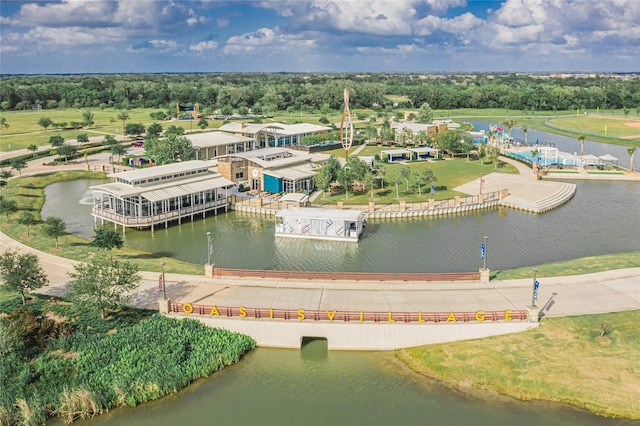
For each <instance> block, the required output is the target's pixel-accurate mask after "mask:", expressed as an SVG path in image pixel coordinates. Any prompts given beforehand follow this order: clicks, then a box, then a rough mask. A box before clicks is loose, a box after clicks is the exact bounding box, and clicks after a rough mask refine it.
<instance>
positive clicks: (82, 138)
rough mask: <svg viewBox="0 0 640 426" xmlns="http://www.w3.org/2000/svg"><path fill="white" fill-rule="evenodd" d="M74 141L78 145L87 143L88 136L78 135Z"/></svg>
mask: <svg viewBox="0 0 640 426" xmlns="http://www.w3.org/2000/svg"><path fill="white" fill-rule="evenodd" d="M76 140H77V141H78V143H87V142H89V135H88V134H86V133H80V134H79V135H78V136H76Z"/></svg>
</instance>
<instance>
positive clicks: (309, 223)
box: [275, 207, 364, 242]
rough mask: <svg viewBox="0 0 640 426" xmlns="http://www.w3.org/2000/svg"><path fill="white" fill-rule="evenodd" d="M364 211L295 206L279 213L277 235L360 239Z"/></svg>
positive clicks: (344, 239)
mask: <svg viewBox="0 0 640 426" xmlns="http://www.w3.org/2000/svg"><path fill="white" fill-rule="evenodd" d="M363 228H364V214H363V213H362V212H361V211H358V210H339V209H323V208H314V207H295V208H291V209H285V210H280V211H279V212H278V213H276V231H275V236H276V237H287V238H306V239H313V240H332V241H349V242H358V239H359V238H360V234H362V230H363Z"/></svg>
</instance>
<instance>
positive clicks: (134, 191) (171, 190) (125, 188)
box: [91, 173, 233, 202]
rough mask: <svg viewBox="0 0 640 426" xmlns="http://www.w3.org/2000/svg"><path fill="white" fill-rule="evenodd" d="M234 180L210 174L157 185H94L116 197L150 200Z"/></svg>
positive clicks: (184, 193) (180, 194)
mask: <svg viewBox="0 0 640 426" xmlns="http://www.w3.org/2000/svg"><path fill="white" fill-rule="evenodd" d="M231 185H233V182H231V181H230V180H228V179H225V178H224V177H222V176H220V175H219V174H217V173H216V174H209V175H207V176H198V177H192V178H188V179H182V180H179V181H175V180H174V181H172V182H162V183H159V184H157V185H146V186H130V185H126V184H123V183H118V182H112V183H105V184H102V185H95V186H92V187H91V189H93V190H94V191H102V192H105V193H107V194H110V195H113V196H114V197H119V198H125V197H131V196H135V195H139V196H141V197H143V198H146V199H148V200H149V201H152V202H153V201H161V200H166V199H169V198H175V197H180V196H184V195H189V194H193V193H196V192H202V191H206V190H209V189H216V188H224V187H225V186H231Z"/></svg>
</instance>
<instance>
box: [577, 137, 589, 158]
mask: <svg viewBox="0 0 640 426" xmlns="http://www.w3.org/2000/svg"><path fill="white" fill-rule="evenodd" d="M586 138H587V136H586V135H580V136H578V140H579V141H580V155H584V140H585V139H586Z"/></svg>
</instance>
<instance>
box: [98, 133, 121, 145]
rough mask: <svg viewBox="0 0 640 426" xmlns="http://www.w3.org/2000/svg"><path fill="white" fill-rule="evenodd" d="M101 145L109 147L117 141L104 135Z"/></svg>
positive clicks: (110, 136)
mask: <svg viewBox="0 0 640 426" xmlns="http://www.w3.org/2000/svg"><path fill="white" fill-rule="evenodd" d="M102 143H103V144H105V145H106V146H110V145H115V144H117V143H118V141H117V140H116V138H114V137H113V135H104V138H103V139H102Z"/></svg>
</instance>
